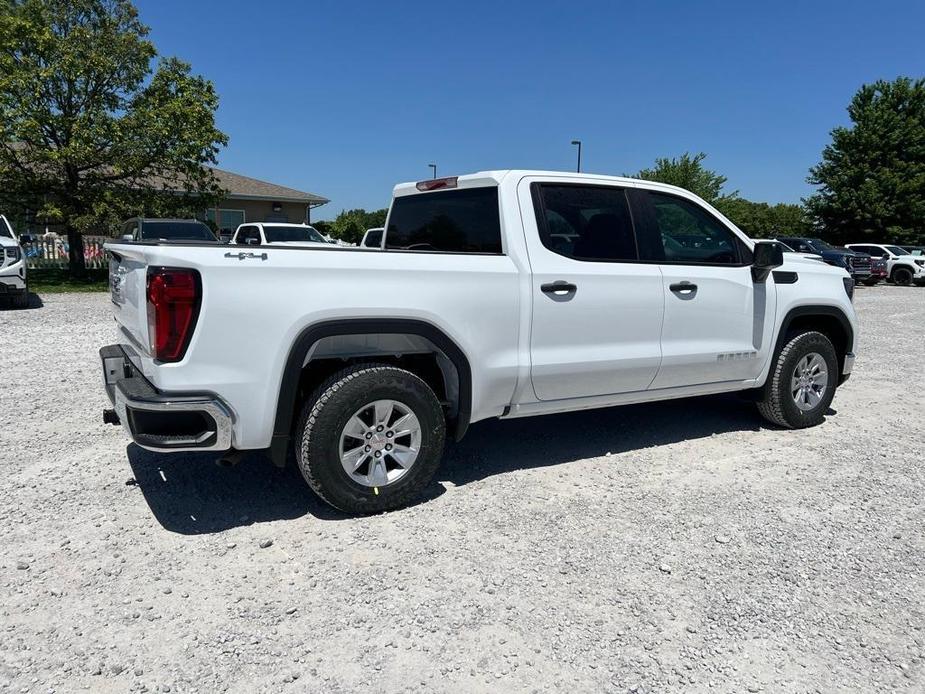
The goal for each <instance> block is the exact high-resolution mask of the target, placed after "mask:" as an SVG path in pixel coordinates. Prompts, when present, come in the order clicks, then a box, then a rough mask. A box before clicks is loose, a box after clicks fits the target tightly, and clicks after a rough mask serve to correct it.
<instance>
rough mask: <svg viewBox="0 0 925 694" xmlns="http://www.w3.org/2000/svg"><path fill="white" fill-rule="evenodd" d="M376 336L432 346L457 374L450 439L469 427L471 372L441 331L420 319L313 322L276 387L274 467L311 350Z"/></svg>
mask: <svg viewBox="0 0 925 694" xmlns="http://www.w3.org/2000/svg"><path fill="white" fill-rule="evenodd" d="M376 333H395V334H400V335H402V334H404V335H417V336H419V337H423V338H425V339H427V340H429V341H430V342H431V343H433V344H434V345H435V346H436V347H437V348H438V349H440V351H442V352H443V353H444V354H445V355H446V356H447V358H448V359H449V360H450V361H451V362H453V366H454V367H456V373H457V374H458V375H459V403H458V408H457V409H458V414H457V416H456V419H455V422H453V424H454V426H453V429H452V431H453V437H454V438H455V440H456V441H459V440H460V439H462V437H463V436H464V435H465V433H466V430H467V429H468V428H469V419H470V417H471V416H472V369H471V367H470V366H469V360H468V359H467V358H466V355H465V353H464V352H463V351H462V350H461V349H460V348H459V346H458V345H457V344H456V343H455V342H454V341H453V340H452V339H451V338H450V337H448V336H447V335H446V333H444V332H443V331H442V330H440V328H438V327H436V326H435V325H432V324H431V323H427V322H426V321H422V320H415V319H410V318H349V319H343V320H332V321H324V322H321V323H315V324H313V325H310V326H308V327H307V328H305V329H303V330H302V332H300V333H299V335H298V336H297V337H296V339H295V340H294V341H293V343H292V347H290V349H289V356H288V358H287V359H286V365H285V367H283V376H282V379H281V380H280V384H279V395H278V398H277V403H276V419H275V421H274V425H273V438H272V440H271V442H270V458H271V459H272V460H273V462H274V464H276V465H279V466H282V465H284V464H285V460H286V452H287V449H288V447H289V439H290V438H291V434H292V423H293V419H294V412H295V406H296V397H297V396H298V388H299V377H300V374H301V372H302V367H303V365H304V364H305V357H306V356H308V353H309V351H310V350H311V348H312V347H313V346H314V345H315V343H317V342H318V341H319V340H321V339H324V338H326V337H335V336H338V335H372V334H376Z"/></svg>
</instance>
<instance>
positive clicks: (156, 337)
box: [148, 267, 202, 362]
mask: <svg viewBox="0 0 925 694" xmlns="http://www.w3.org/2000/svg"><path fill="white" fill-rule="evenodd" d="M201 298H202V284H201V282H200V280H199V273H198V272H196V271H195V270H189V269H187V268H175V267H149V268H148V342H149V344H150V346H151V355H152V356H153V357H154V358H155V359H157V360H158V361H167V362H172V361H180V360H181V359H182V358H183V355H184V354H185V353H186V348H187V346H188V345H189V341H190V338H191V337H192V336H193V330H194V329H195V327H196V319H197V318H198V317H199V303H200V299H201Z"/></svg>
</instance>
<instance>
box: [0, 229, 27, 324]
mask: <svg viewBox="0 0 925 694" xmlns="http://www.w3.org/2000/svg"><path fill="white" fill-rule="evenodd" d="M0 301H3V302H5V303H9V304H11V305H12V306H13V307H14V308H26V307H27V306H28V305H29V278H28V275H27V271H26V256H25V254H24V253H23V250H22V246H20V245H19V241H18V240H17V238H16V234H14V233H13V227H12V226H10V223H9V222H8V221H7V219H6V217H4V216H3V215H2V214H0Z"/></svg>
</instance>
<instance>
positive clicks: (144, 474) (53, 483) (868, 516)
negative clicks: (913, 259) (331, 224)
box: [0, 286, 925, 692]
mask: <svg viewBox="0 0 925 694" xmlns="http://www.w3.org/2000/svg"><path fill="white" fill-rule="evenodd" d="M42 299H43V301H44V305H43V306H42V307H41V308H36V309H32V310H25V311H0V379H2V381H0V383H2V385H0V464H2V475H0V500H2V501H0V547H2V548H3V550H2V554H3V556H4V557H5V558H4V559H0V564H2V565H3V566H4V567H5V568H6V570H5V571H3V572H2V573H0V576H2V578H0V634H2V639H3V647H2V649H0V650H2V654H3V655H2V656H0V684H2V685H3V687H0V688H2V689H3V691H7V690H9V691H17V692H18V691H81V690H85V691H127V690H129V689H132V688H136V689H138V690H140V688H141V687H142V686H145V687H148V688H150V689H152V690H159V691H171V690H172V691H184V692H185V691H201V692H211V691H248V692H250V691H254V692H274V691H278V690H279V689H281V688H282V686H283V685H282V682H283V680H284V679H288V680H289V684H287V685H286V688H287V689H289V690H292V691H303V690H304V691H326V692H327V691H331V692H352V691H356V690H360V691H370V692H372V691H383V692H392V691H405V690H413V691H488V690H491V691H494V690H503V691H512V692H513V691H543V692H552V691H575V692H599V691H627V690H629V689H630V688H631V687H635V688H636V690H637V691H646V692H662V691H679V690H684V691H705V690H707V689H708V688H709V689H712V690H714V691H724V692H725V691H737V692H741V691H749V690H750V688H751V689H754V688H756V687H758V688H759V689H760V691H768V692H772V691H773V692H805V691H817V690H818V691H898V692H921V691H923V690H925V680H923V659H925V640H923V633H922V626H923V624H925V589H923V580H922V577H923V576H925V551H923V545H922V541H921V538H922V537H923V532H925V516H923V510H922V509H923V506H922V499H923V498H925V475H923V473H922V470H923V467H922V465H923V461H925V437H923V434H922V422H923V421H925V388H922V385H921V378H922V373H923V369H925V290H923V289H916V288H909V289H903V288H898V287H892V286H884V287H876V288H873V289H868V288H865V287H860V288H859V289H858V290H857V293H856V299H855V301H856V304H857V307H858V311H859V314H860V320H861V330H860V344H859V346H858V349H857V352H858V359H857V364H856V367H855V374H854V375H853V376H852V378H851V380H849V381H848V382H847V383H846V384H845V386H844V387H843V388H841V389H840V390H839V392H838V394H837V395H836V397H835V401H834V403H833V405H832V409H833V411H834V413H833V414H831V415H830V416H829V417H828V418H827V420H826V422H825V423H824V424H822V425H821V426H819V427H816V428H813V429H809V430H804V431H784V430H779V429H775V428H772V427H770V426H768V425H766V424H765V423H764V422H763V421H762V420H761V419H760V418H759V417H758V415H757V413H756V412H755V411H754V408H753V407H751V406H750V405H748V404H747V403H742V402H740V401H739V400H738V399H737V398H735V397H719V398H702V399H697V400H679V401H674V402H667V403H657V404H649V405H641V406H630V407H623V408H615V409H610V410H602V411H588V412H576V413H573V414H567V415H561V416H549V417H540V418H536V419H522V420H512V421H510V422H498V421H491V422H484V423H478V424H475V425H473V426H472V427H471V428H470V431H469V433H468V435H467V437H466V439H465V440H464V441H463V442H462V443H459V444H449V445H448V448H447V453H446V460H445V462H444V465H443V467H442V468H441V469H440V471H439V472H438V474H437V479H438V480H440V481H445V482H446V484H445V485H441V484H439V483H435V484H434V486H433V488H432V490H431V492H432V493H431V494H430V495H429V500H428V501H426V502H423V503H421V504H418V505H417V506H414V507H412V508H409V509H406V510H403V511H398V512H394V513H388V514H384V515H380V516H374V517H367V518H345V517H343V516H342V515H340V514H337V513H335V512H333V511H331V510H330V509H329V508H328V507H326V506H325V505H324V504H322V503H321V502H319V501H318V500H317V499H315V498H314V497H313V496H312V494H311V492H310V491H309V490H308V488H307V487H306V486H305V485H304V484H303V482H302V480H301V478H300V476H299V474H298V472H297V471H296V470H291V469H287V470H277V469H276V468H274V467H273V466H272V465H271V464H270V463H269V462H267V461H266V460H264V459H263V458H262V457H260V456H258V455H251V456H247V457H246V458H245V459H244V460H243V461H242V462H241V463H240V464H239V465H238V466H236V467H234V468H230V469H226V468H220V467H217V466H216V465H214V464H213V462H214V461H213V459H212V457H211V456H209V455H190V454H181V455H176V456H173V457H171V456H160V455H155V454H153V453H147V452H145V451H142V450H140V449H138V448H136V447H134V446H130V445H129V442H128V439H127V438H126V436H125V435H124V433H123V432H122V431H121V429H119V428H117V427H112V426H107V425H104V424H103V423H102V418H101V414H100V413H101V411H102V409H103V408H104V407H106V406H108V401H107V400H106V397H105V394H104V393H103V390H102V387H101V385H100V382H101V377H100V367H99V363H98V357H97V350H98V349H99V347H100V346H102V345H104V344H109V343H111V342H113V341H115V330H114V327H113V321H112V318H111V314H110V304H109V299H108V296H106V295H105V294H96V295H92V294H91V295H54V294H52V295H47V296H44V297H42ZM237 347H238V345H235V344H229V345H228V346H227V348H228V349H236V348H237ZM128 479H133V480H135V481H136V484H135V485H134V486H127V485H126V484H125V482H126V480H128ZM444 487H445V488H447V489H449V488H452V492H451V493H443V488H444ZM720 537H728V538H730V541H729V543H728V544H724V543H722V542H720V541H719V538H720ZM232 538H233V539H232ZM268 538H275V539H276V545H275V546H274V549H272V550H269V551H259V552H255V551H252V550H251V549H247V548H254V549H256V548H258V547H259V546H260V543H261V542H262V541H264V540H266V539H268ZM704 538H707V539H708V540H710V541H706V542H705V541H704ZM711 538H712V539H715V540H716V541H712V539H711ZM731 538H735V539H734V541H733V540H732V539H731ZM67 539H70V543H68V544H65V543H64V541H65V540H67ZM235 544H236V545H237V546H238V549H237V550H236V551H228V550H229V549H232V548H233V547H230V546H231V545H235ZM19 562H23V563H26V564H27V565H28V566H29V567H30V568H29V570H28V571H27V570H17V569H16V567H17V565H18V563H19ZM662 564H664V565H665V566H670V567H673V569H674V571H673V573H672V574H671V575H670V577H669V576H667V575H664V574H661V573H660V572H659V571H658V570H657V569H658V567H659V566H661V565H662ZM682 567H683V570H681V569H682ZM653 570H654V573H653ZM164 586H171V587H172V589H173V592H174V595H165V594H164V593H163V592H162V591H163V587H164ZM177 594H179V595H180V596H183V597H186V596H188V598H187V599H178V598H177ZM126 600H128V603H125V602H124V601H126ZM127 605H128V606H127ZM293 607H295V608H297V611H296V612H294V613H293V614H292V615H291V616H287V615H286V612H287V611H288V610H290V609H292V608H293ZM136 615H137V616H136ZM687 625H692V626H694V631H692V630H691V629H690V628H689V627H688V626H687ZM836 638H838V639H839V640H841V641H842V643H841V644H840V645H839V644H837V643H836V642H835V639H836ZM390 643H392V644H393V646H392V647H386V644H390ZM836 646H837V648H836ZM527 654H529V656H530V658H529V663H528V662H527V659H526V658H525V657H524V656H525V655H527ZM515 655H517V656H518V657H515ZM900 664H902V665H905V666H906V669H905V670H903V669H902V668H901V667H900ZM592 665H594V666H596V667H592ZM377 668H378V669H377ZM136 669H137V670H138V671H139V672H143V673H144V676H143V678H141V679H137V680H136V679H135V676H134V672H135V671H136ZM296 677H298V681H297V682H296V681H295V678H296ZM143 680H145V681H143ZM711 684H712V687H711V686H710V685H711Z"/></svg>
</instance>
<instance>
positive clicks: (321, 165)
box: [137, 0, 925, 219]
mask: <svg viewBox="0 0 925 694" xmlns="http://www.w3.org/2000/svg"><path fill="white" fill-rule="evenodd" d="M137 5H138V8H139V12H140V15H141V19H142V20H143V21H144V22H145V23H146V24H148V25H149V26H150V27H151V39H152V40H153V41H154V42H155V44H156V45H157V47H158V50H159V51H160V53H161V54H163V55H176V56H178V57H180V58H183V59H185V60H187V61H189V62H191V63H192V65H193V70H194V71H195V72H198V73H200V74H202V75H204V76H206V77H207V78H209V79H211V80H212V81H213V82H214V83H215V85H216V87H217V89H218V92H219V94H220V97H221V105H220V107H219V111H218V115H217V121H218V125H219V127H220V128H221V129H222V130H224V131H225V132H226V133H228V135H229V136H230V144H229V146H228V148H227V149H226V150H224V151H223V152H222V154H221V155H220V166H222V167H223V168H227V169H231V170H233V171H236V172H239V173H243V174H246V175H250V176H254V177H257V178H262V179H265V180H269V181H273V182H275V183H280V184H284V185H289V186H292V187H294V188H299V189H301V190H308V191H311V192H315V193H318V194H321V195H324V196H325V197H328V198H330V199H331V201H332V202H331V203H330V204H328V205H326V206H324V207H322V208H320V209H318V210H315V211H314V213H313V218H314V219H327V218H331V217H333V216H335V215H336V214H337V213H338V212H339V211H340V210H342V209H349V208H352V207H365V208H367V209H376V208H379V207H385V206H386V205H387V204H388V201H389V197H390V193H391V189H392V186H393V185H394V184H395V183H397V182H400V181H407V180H416V179H422V178H427V177H428V176H429V169H428V166H427V165H428V164H429V163H431V162H435V163H436V164H437V166H438V173H439V174H441V175H451V174H456V173H468V172H472V171H477V170H484V169H493V168H495V169H497V168H544V169H557V170H571V169H572V168H573V167H574V165H575V148H574V147H572V146H571V145H570V144H569V142H570V141H571V140H572V139H574V138H578V139H581V140H582V141H583V142H584V147H583V152H582V170H584V171H593V172H599V173H607V174H622V173H626V172H633V171H637V170H638V169H640V168H642V167H644V166H648V165H650V164H651V163H652V162H653V160H654V159H655V158H656V157H658V156H677V155H679V154H681V153H682V152H685V151H691V152H697V151H704V152H706V153H707V154H708V158H707V164H708V165H709V166H710V167H711V168H713V169H716V170H718V171H720V172H721V173H723V174H725V175H726V176H728V177H729V183H728V184H727V185H728V187H729V189H738V190H739V191H740V193H741V194H742V195H744V196H745V197H748V198H750V199H754V200H764V201H768V202H772V203H773V202H797V201H799V199H800V198H801V197H802V196H805V195H806V194H808V193H809V192H810V191H811V188H810V186H809V185H808V184H807V183H806V182H805V179H806V175H807V169H808V168H809V167H810V166H811V165H812V164H814V163H815V162H817V161H818V159H819V155H820V152H821V151H822V148H823V146H824V145H825V144H826V143H827V142H828V140H829V131H830V130H831V128H832V127H834V126H835V125H838V124H843V123H846V122H847V115H846V113H845V107H846V106H847V104H848V101H849V99H850V98H851V96H852V95H853V94H854V92H855V91H856V90H857V88H858V87H859V86H860V85H861V84H863V83H865V82H871V81H874V80H876V79H879V78H887V79H892V78H894V77H896V76H898V75H908V76H912V77H921V76H923V75H925V40H923V39H922V27H923V26H925V3H923V2H883V3H879V4H872V3H870V2H863V3H862V2H854V1H853V0H849V1H840V2H774V3H769V2H764V3H742V2H680V1H678V2H668V1H665V2H656V1H655V0H652V1H651V2H645V1H640V0H635V1H634V2H619V1H617V0H613V1H612V2H578V1H576V2H564V1H561V0H559V1H553V0H530V1H529V2H521V1H520V0H507V1H504V2H499V1H498V0H494V1H493V2H482V1H481V0H465V1H463V2H460V1H459V0H455V1H453V2H449V1H447V2H439V1H437V0H431V1H430V2H402V1H401V0H393V1H392V2H349V1H348V0H342V1H340V2H336V1H327V0H314V1H313V2H294V1H293V2H280V1H274V0H263V1H262V2H253V0H246V1H245V0H223V1H222V2H219V1H217V0H196V2H190V1H188V0H137Z"/></svg>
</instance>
